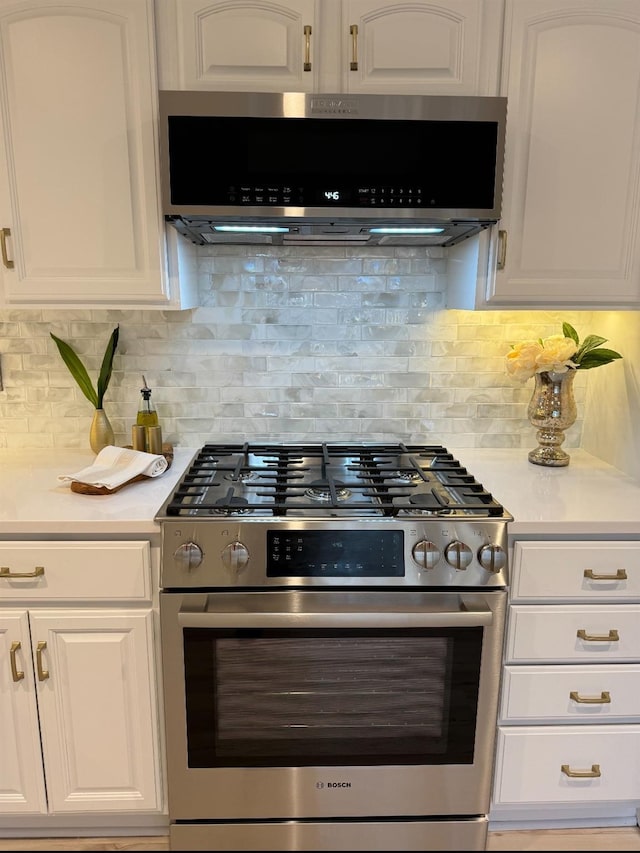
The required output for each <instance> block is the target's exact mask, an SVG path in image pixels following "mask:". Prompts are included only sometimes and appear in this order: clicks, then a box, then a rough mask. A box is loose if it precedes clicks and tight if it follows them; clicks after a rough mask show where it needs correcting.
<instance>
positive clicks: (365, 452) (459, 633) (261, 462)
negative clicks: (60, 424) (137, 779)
mask: <svg viewBox="0 0 640 853" xmlns="http://www.w3.org/2000/svg"><path fill="white" fill-rule="evenodd" d="M157 518H158V520H159V521H160V523H161V528H162V569H161V592H160V613H161V632H162V651H163V683H164V694H165V716H166V732H167V760H168V793H169V818H170V841H171V848H172V849H176V850H178V849H180V850H184V849H193V850H211V849H224V850H345V849H346V850H483V849H485V843H486V832H487V813H488V810H489V799H490V785H491V777H492V767H493V749H494V734H495V726H496V711H497V697H498V687H499V681H500V668H501V658H502V642H503V635H504V619H505V610H506V597H507V593H506V587H507V577H508V575H507V571H508V550H507V524H508V522H509V521H510V520H511V516H510V515H509V513H508V512H507V511H506V510H505V509H504V507H502V506H501V504H500V503H499V502H498V501H496V500H495V498H494V497H493V496H492V495H491V494H490V493H489V492H488V491H487V490H486V489H485V488H484V487H483V485H482V484H481V483H479V482H477V481H476V480H475V478H474V477H473V475H472V474H470V473H469V472H468V471H467V470H466V469H465V468H464V467H463V466H462V465H461V464H460V463H459V462H458V461H457V460H456V459H455V458H454V457H453V456H452V454H450V453H448V452H447V450H446V449H445V448H443V447H439V446H428V445H409V446H407V445H404V444H393V443H383V444H375V443H355V444H354V443H349V444H346V443H315V444H313V443H311V444H287V443H282V444H259V443H248V444H207V445H205V446H204V447H202V449H201V450H200V451H199V452H198V453H197V454H196V455H195V456H194V458H193V460H192V462H191V464H190V466H189V467H188V469H187V471H186V473H185V474H184V476H183V478H182V480H181V482H180V484H179V485H178V486H177V488H176V489H175V491H174V493H173V494H172V495H171V496H170V498H169V499H168V500H167V501H166V502H165V504H164V506H163V507H162V509H161V511H160V513H159V514H158V516H157Z"/></svg>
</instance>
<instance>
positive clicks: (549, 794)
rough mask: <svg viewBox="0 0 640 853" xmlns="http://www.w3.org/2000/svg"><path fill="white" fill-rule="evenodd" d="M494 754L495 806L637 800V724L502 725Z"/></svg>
mask: <svg viewBox="0 0 640 853" xmlns="http://www.w3.org/2000/svg"><path fill="white" fill-rule="evenodd" d="M497 750H498V751H497V756H498V772H497V775H496V785H495V800H496V802H497V803H500V804H515V805H522V804H534V805H544V804H548V803H554V804H560V803H566V804H572V803H577V804H584V803H590V802H596V803H598V804H601V803H602V802H604V801H606V802H609V803H614V804H615V803H616V802H619V801H622V802H624V801H628V800H636V801H637V799H638V789H639V787H640V725H636V726H625V725H620V726H602V725H601V726H544V727H543V726H531V727H528V726H526V727H520V726H518V727H515V728H508V727H506V726H504V727H501V728H500V730H499V732H498V747H497Z"/></svg>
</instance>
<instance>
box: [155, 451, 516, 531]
mask: <svg viewBox="0 0 640 853" xmlns="http://www.w3.org/2000/svg"><path fill="white" fill-rule="evenodd" d="M164 511H165V512H166V515H167V516H193V517H200V516H202V517H209V518H211V516H212V515H224V514H229V515H235V514H240V513H242V514H245V515H251V514H254V515H258V516H265V515H267V516H288V515H296V516H300V515H307V516H318V517H322V516H323V515H328V516H338V517H343V516H344V517H347V516H349V517H354V518H357V517H359V516H367V515H378V516H397V515H405V516H406V515H410V514H415V515H420V514H431V515H433V514H440V515H445V514H447V515H466V516H477V517H487V516H489V517H500V516H502V515H503V514H504V508H503V507H502V505H501V504H500V503H498V502H497V501H495V500H494V498H493V496H492V495H491V494H490V493H489V492H487V491H486V490H485V489H484V487H483V486H482V485H481V484H480V483H478V482H477V481H476V480H475V479H474V477H473V476H472V475H471V474H469V472H468V471H467V470H466V468H464V467H463V466H462V465H460V463H459V462H458V461H457V460H456V459H455V458H454V457H453V455H452V454H450V453H449V452H448V451H447V450H446V449H445V448H444V447H442V446H440V445H405V444H402V443H399V444H393V443H370V444H369V443H363V444H347V443H342V442H336V443H331V442H321V443H310V444H297V443H295V444H285V443H283V444H269V443H251V442H246V443H243V444H240V443H238V444H213V443H211V444H205V445H204V446H203V447H202V449H201V450H200V451H198V453H197V454H196V456H195V457H194V459H193V460H192V462H191V465H190V466H189V469H188V470H187V472H186V473H185V474H184V476H183V478H182V480H181V482H180V483H179V485H178V486H177V488H176V489H175V491H174V493H173V495H172V496H171V498H170V499H169V501H168V502H167V504H166V505H165V508H164Z"/></svg>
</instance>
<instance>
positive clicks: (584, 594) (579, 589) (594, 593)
mask: <svg viewBox="0 0 640 853" xmlns="http://www.w3.org/2000/svg"><path fill="white" fill-rule="evenodd" d="M638 599H640V543H638V542H614V541H611V542H576V541H567V542H516V544H515V546H514V552H513V578H512V585H511V600H512V601H514V602H520V601H536V600H537V601H540V600H545V601H551V600H563V601H569V600H580V601H582V602H584V603H587V602H589V601H612V600H627V601H629V600H636V601H637V600H638Z"/></svg>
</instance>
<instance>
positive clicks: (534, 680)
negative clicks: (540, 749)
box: [500, 664, 640, 725]
mask: <svg viewBox="0 0 640 853" xmlns="http://www.w3.org/2000/svg"><path fill="white" fill-rule="evenodd" d="M500 716H501V722H503V723H520V724H523V723H524V724H527V723H529V724H530V723H534V722H537V723H548V724H555V725H557V724H562V723H564V724H576V723H579V724H584V723H587V724H588V723H591V724H593V723H613V722H617V723H619V722H629V723H640V664H607V665H605V666H598V665H589V664H587V665H584V666H557V665H556V666H505V668H504V671H503V681H502V701H501V711H500Z"/></svg>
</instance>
